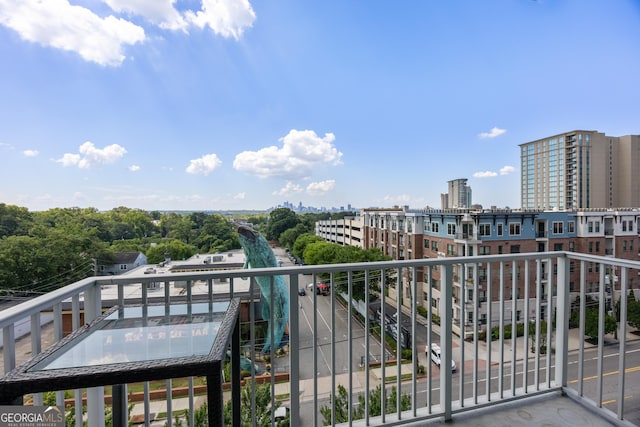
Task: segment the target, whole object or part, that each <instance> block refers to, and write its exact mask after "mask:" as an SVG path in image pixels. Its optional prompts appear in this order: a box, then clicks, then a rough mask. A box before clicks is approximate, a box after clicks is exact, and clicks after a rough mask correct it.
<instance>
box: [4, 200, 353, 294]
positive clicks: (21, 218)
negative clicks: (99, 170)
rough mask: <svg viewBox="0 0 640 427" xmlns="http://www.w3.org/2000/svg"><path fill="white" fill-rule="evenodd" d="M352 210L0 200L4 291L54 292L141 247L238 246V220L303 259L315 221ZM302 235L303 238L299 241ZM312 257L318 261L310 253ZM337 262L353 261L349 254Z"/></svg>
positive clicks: (177, 254)
mask: <svg viewBox="0 0 640 427" xmlns="http://www.w3.org/2000/svg"><path fill="white" fill-rule="evenodd" d="M352 214H353V213H349V212H344V213H339V214H336V213H332V214H329V213H305V214H302V215H296V214H295V212H293V211H292V210H290V209H287V208H279V209H275V210H273V211H271V212H270V213H269V214H266V213H265V214H258V215H252V216H245V217H242V218H234V217H231V216H224V215H221V214H208V213H205V212H193V213H178V212H168V213H161V212H158V211H151V212H149V211H144V210H140V209H131V208H127V207H118V208H115V209H112V210H110V211H106V212H100V211H98V210H97V209H95V208H56V209H50V210H47V211H42V212H30V211H28V210H27V209H26V208H24V207H19V206H13V205H6V204H4V203H0V296H4V297H7V296H11V295H18V296H24V295H33V294H39V293H46V292H50V291H52V290H54V289H57V288H59V287H62V286H65V285H67V284H69V283H72V282H74V281H77V280H80V279H82V278H84V277H88V276H91V275H94V274H95V269H96V265H98V264H109V263H111V262H113V260H114V254H115V253H116V252H130V251H131V252H142V253H144V254H145V255H146V256H147V259H148V261H149V263H158V262H160V261H163V260H164V258H165V256H169V257H170V258H171V259H176V260H181V259H186V258H188V257H190V256H192V255H194V254H196V253H215V252H223V251H228V250H232V249H239V248H240V244H239V241H238V236H237V233H236V232H235V226H234V220H236V219H241V220H243V221H246V222H249V223H251V224H253V225H254V227H256V228H257V229H258V230H259V231H261V232H262V233H263V234H264V235H265V237H267V239H269V240H279V241H280V243H281V245H282V246H285V247H293V248H294V249H295V248H297V249H296V251H297V253H298V255H297V256H298V257H300V258H303V257H304V253H303V252H304V249H305V247H306V242H311V241H314V242H315V241H317V240H319V238H315V236H313V232H314V230H315V223H316V221H319V220H323V219H329V218H331V217H333V218H342V217H344V216H345V215H352ZM301 236H305V237H303V238H302V239H301V240H300V243H298V244H297V245H296V242H297V240H298V238H299V237H301ZM309 236H311V237H312V238H311V239H310V238H309ZM316 253H317V252H316ZM309 256H310V258H311V259H316V258H318V257H317V256H316V255H314V254H313V253H310V255H309ZM324 259H326V256H324ZM340 259H342V260H343V261H341V262H349V261H348V259H349V258H348V257H345V256H342V257H341V258H340ZM336 262H337V261H336ZM314 263H316V262H315V261H314ZM317 263H320V262H319V261H318V262H317Z"/></svg>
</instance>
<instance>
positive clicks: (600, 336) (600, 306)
mask: <svg viewBox="0 0 640 427" xmlns="http://www.w3.org/2000/svg"><path fill="white" fill-rule="evenodd" d="M599 265H600V289H599V292H598V296H599V300H600V301H599V304H598V372H597V379H596V384H597V386H596V390H597V396H598V399H597V400H596V405H598V408H602V393H603V388H602V382H603V378H604V376H603V370H604V320H605V302H606V301H605V292H604V288H605V286H604V280H605V274H604V273H605V271H604V266H603V265H602V264H601V263H599Z"/></svg>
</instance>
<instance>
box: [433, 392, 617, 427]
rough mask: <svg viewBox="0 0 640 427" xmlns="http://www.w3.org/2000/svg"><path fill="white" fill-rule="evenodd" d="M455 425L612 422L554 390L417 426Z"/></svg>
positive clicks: (489, 426)
mask: <svg viewBox="0 0 640 427" xmlns="http://www.w3.org/2000/svg"><path fill="white" fill-rule="evenodd" d="M442 424H447V425H456V426H477V427H484V426H487V427H497V426H505V427H506V426H545V427H550V426H558V427H560V426H582V427H591V426H612V425H615V423H613V422H611V421H609V420H607V419H605V418H604V417H603V416H602V415H600V414H597V413H595V412H594V411H592V410H590V409H589V408H588V407H585V406H583V405H581V404H580V403H578V402H576V401H574V400H573V399H571V398H569V397H565V396H562V395H561V394H560V393H559V392H558V393H548V394H543V395H539V396H535V397H529V398H525V399H520V400H515V401H512V402H508V403H503V404H500V405H496V406H490V407H485V408H482V409H476V410H471V411H469V412H464V413H461V414H458V415H454V417H453V420H452V421H451V422H448V423H445V422H444V421H442V420H441V419H438V420H433V421H430V422H427V423H423V424H421V425H425V426H436V425H442Z"/></svg>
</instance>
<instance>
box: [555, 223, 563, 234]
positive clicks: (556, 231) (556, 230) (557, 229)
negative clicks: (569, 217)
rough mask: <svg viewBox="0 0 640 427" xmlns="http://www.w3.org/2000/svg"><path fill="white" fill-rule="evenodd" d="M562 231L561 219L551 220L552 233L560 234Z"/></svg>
mask: <svg viewBox="0 0 640 427" xmlns="http://www.w3.org/2000/svg"><path fill="white" fill-rule="evenodd" d="M563 232H564V223H562V222H561V221H554V222H553V234H562V233H563Z"/></svg>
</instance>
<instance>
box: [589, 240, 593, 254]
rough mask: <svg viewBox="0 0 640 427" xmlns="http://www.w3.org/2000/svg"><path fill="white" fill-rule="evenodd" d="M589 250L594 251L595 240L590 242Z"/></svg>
mask: <svg viewBox="0 0 640 427" xmlns="http://www.w3.org/2000/svg"><path fill="white" fill-rule="evenodd" d="M589 252H593V242H589Z"/></svg>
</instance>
